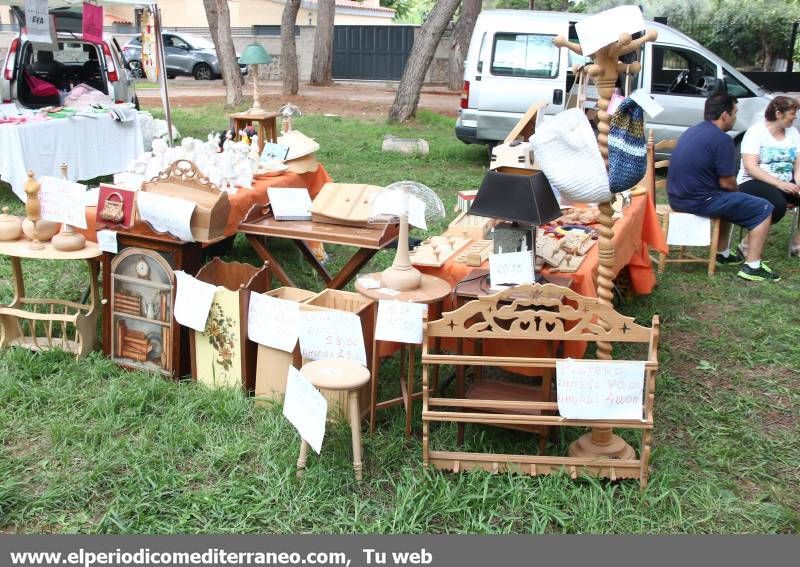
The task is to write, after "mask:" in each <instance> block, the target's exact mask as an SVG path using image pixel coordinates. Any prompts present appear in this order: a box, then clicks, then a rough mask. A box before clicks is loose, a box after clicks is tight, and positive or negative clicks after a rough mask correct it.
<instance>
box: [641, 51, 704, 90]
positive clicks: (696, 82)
mask: <svg viewBox="0 0 800 567" xmlns="http://www.w3.org/2000/svg"><path fill="white" fill-rule="evenodd" d="M650 71H651V73H652V76H651V77H650V85H651V90H652V92H654V93H664V94H673V95H680V96H702V97H706V96H708V95H709V94H710V92H711V90H712V89H713V88H714V84H715V81H716V78H717V66H716V65H715V64H714V63H713V62H712V61H710V60H708V59H706V58H705V57H703V56H702V55H700V54H699V53H696V52H694V51H691V50H689V49H681V48H678V47H668V46H665V45H654V46H653V64H652V65H651V69H650Z"/></svg>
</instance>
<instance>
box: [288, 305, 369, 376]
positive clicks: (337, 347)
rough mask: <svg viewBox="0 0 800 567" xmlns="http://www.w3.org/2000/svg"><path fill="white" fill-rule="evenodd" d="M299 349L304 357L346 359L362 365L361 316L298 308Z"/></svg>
mask: <svg viewBox="0 0 800 567" xmlns="http://www.w3.org/2000/svg"><path fill="white" fill-rule="evenodd" d="M300 351H301V352H302V354H303V358H304V359H306V360H325V359H329V358H346V359H349V360H355V361H356V362H358V363H359V364H363V365H364V366H366V365H367V352H366V349H365V348H364V334H363V333H362V331H361V319H359V318H358V315H354V314H353V313H347V312H345V311H336V310H330V311H301V312H300Z"/></svg>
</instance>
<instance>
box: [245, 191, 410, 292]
mask: <svg viewBox="0 0 800 567" xmlns="http://www.w3.org/2000/svg"><path fill="white" fill-rule="evenodd" d="M398 231H399V229H398V225H397V224H375V225H368V226H365V227H357V226H345V225H338V224H329V223H322V222H314V221H279V220H275V217H274V216H273V215H272V211H271V209H270V207H269V205H266V206H264V205H256V206H254V207H253V208H252V209H250V211H249V212H248V213H247V215H246V216H245V218H244V220H243V221H242V222H241V224H239V232H242V233H244V234H245V236H247V240H248V241H249V242H250V245H251V246H252V247H253V249H254V250H255V251H256V254H258V255H259V257H260V258H261V259H262V260H264V261H265V262H269V265H270V270H271V271H272V273H273V274H274V275H275V277H276V278H278V280H279V281H280V282H281V283H282V284H283V285H286V286H290V287H296V286H295V285H294V282H292V279H291V278H290V277H289V275H288V274H287V273H286V271H285V270H284V269H283V267H282V266H281V265H280V263H279V262H278V260H277V259H276V258H275V256H274V255H273V254H272V253H271V252H270V251H269V249H268V248H267V243H266V239H264V238H262V237H264V236H273V237H278V238H288V239H289V240H291V241H292V242H294V244H295V246H297V248H299V249H300V252H302V254H303V256H304V257H305V259H306V261H308V263H309V264H311V266H312V267H313V268H314V269H315V270H316V271H317V273H318V274H319V275H320V277H322V279H323V280H324V281H325V287H328V288H331V289H342V288H343V287H344V286H345V285H347V282H349V281H350V280H351V279H353V277H354V276H355V275H356V273H357V272H358V270H360V269H361V268H362V267H364V265H365V264H366V263H367V262H369V260H370V258H372V257H373V256H374V255H375V254H376V253H377V252H378V251H379V250H382V249H384V248H386V247H387V246H388V245H389V244H391V243H392V242H394V241H395V240H397V234H398ZM309 240H315V241H317V242H323V243H325V244H342V245H345V246H355V247H356V248H358V250H357V251H356V253H355V254H354V255H353V256H352V257H351V258H350V260H349V261H348V262H347V263H346V264H345V265H344V266H342V269H341V270H339V272H338V273H337V274H331V273H330V272H328V270H327V269H326V268H325V266H323V265H322V263H321V262H320V261H319V259H317V257H316V256H315V255H314V253H313V252H312V251H311V249H310V248H309V247H308V245H307V244H306V241H309Z"/></svg>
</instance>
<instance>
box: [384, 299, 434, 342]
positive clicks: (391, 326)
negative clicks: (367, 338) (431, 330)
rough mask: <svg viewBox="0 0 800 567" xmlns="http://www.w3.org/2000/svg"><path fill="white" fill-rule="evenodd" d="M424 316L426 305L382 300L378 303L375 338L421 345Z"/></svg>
mask: <svg viewBox="0 0 800 567" xmlns="http://www.w3.org/2000/svg"><path fill="white" fill-rule="evenodd" d="M424 314H425V305H424V304H422V303H411V302H409V301H390V300H388V299H381V300H380V301H379V302H378V318H377V321H376V322H375V338H376V339H377V340H379V341H393V342H398V343H413V344H421V343H422V317H423V315H424Z"/></svg>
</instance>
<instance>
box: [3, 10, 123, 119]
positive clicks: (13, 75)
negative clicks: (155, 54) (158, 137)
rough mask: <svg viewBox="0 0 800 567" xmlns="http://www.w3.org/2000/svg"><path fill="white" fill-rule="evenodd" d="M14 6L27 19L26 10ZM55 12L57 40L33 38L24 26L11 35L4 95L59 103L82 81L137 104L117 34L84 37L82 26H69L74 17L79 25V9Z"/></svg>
mask: <svg viewBox="0 0 800 567" xmlns="http://www.w3.org/2000/svg"><path fill="white" fill-rule="evenodd" d="M12 11H13V12H14V13H15V15H17V18H18V21H20V22H24V17H25V16H24V12H23V11H22V10H19V9H18V8H13V7H12ZM51 13H52V14H53V15H55V16H56V35H57V41H56V42H55V43H54V45H53V46H50V47H47V46H42V45H41V44H34V43H32V42H30V41H29V40H28V39H27V37H26V36H25V35H24V34H23V33H21V32H20V34H19V35H17V36H16V37H15V38H13V39H12V40H11V45H9V46H8V52H7V54H6V58H5V61H4V62H3V70H2V75H0V100H2V102H4V103H8V102H16V103H18V104H19V105H21V106H25V107H28V108H41V107H43V106H50V105H58V104H59V102H60V98H61V96H62V93H64V92H68V91H69V90H70V89H71V88H73V87H75V86H76V85H79V84H81V83H83V84H87V85H89V86H90V87H93V88H95V89H97V90H99V91H101V92H103V93H104V94H107V95H108V96H109V97H111V99H112V100H113V101H114V102H117V103H123V102H131V103H134V104H135V105H136V106H137V108H138V106H139V105H138V99H137V98H136V91H135V89H134V85H133V79H132V78H131V74H130V70H129V69H128V67H127V64H126V63H125V60H124V58H123V57H122V51H121V49H120V48H119V45H118V44H117V42H116V40H115V39H113V38H112V37H111V36H108V35H104V36H103V41H102V42H101V43H99V44H94V43H91V42H89V41H84V40H83V37H82V35H81V33H80V31H78V32H75V31H69V30H74V29H76V22H77V30H80V28H81V26H80V18H81V14H80V12H74V11H67V10H52V11H51ZM20 27H21V26H20Z"/></svg>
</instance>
